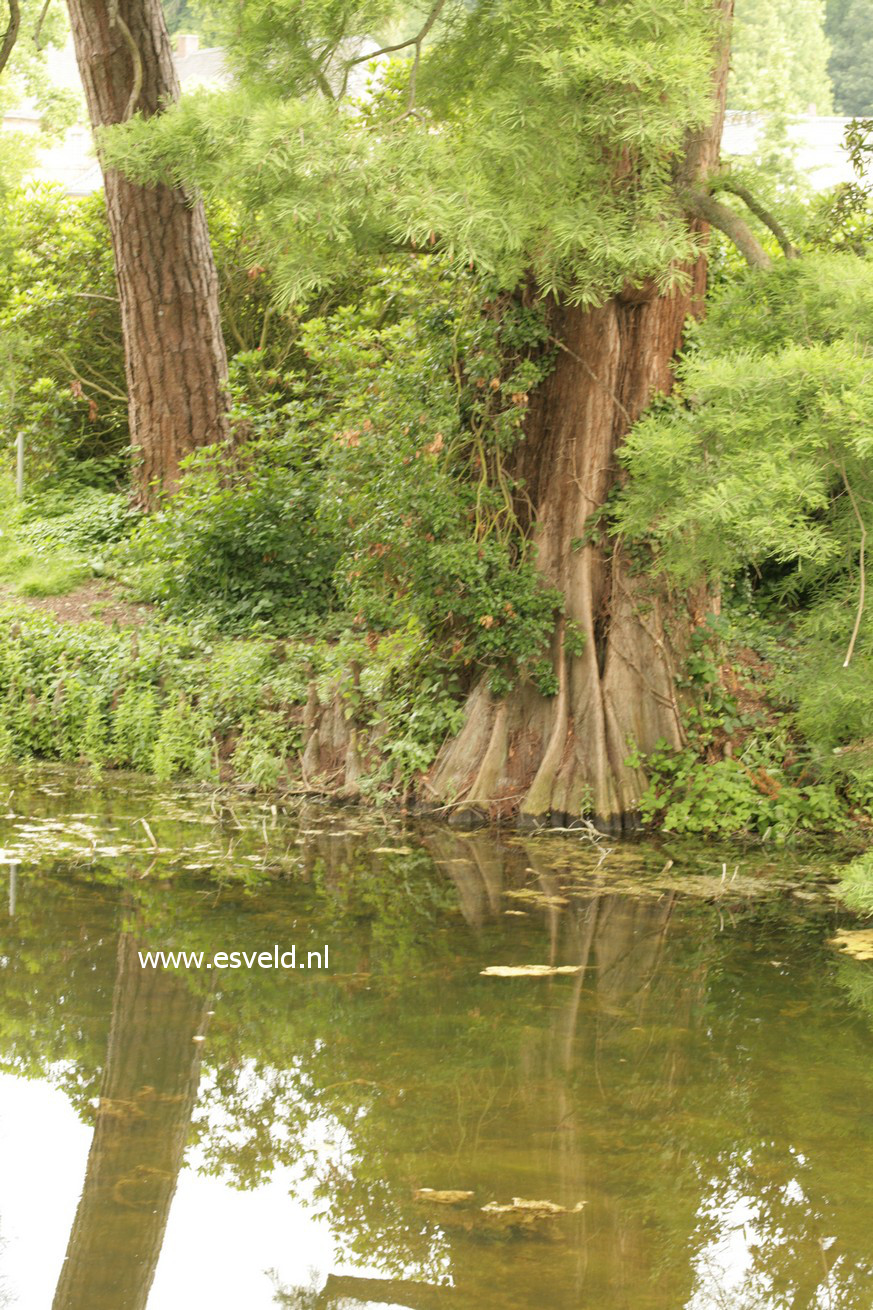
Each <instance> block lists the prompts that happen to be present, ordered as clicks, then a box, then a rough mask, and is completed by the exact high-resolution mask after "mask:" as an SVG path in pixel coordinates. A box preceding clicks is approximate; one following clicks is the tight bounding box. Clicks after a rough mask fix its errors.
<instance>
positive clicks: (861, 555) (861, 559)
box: [839, 464, 867, 669]
mask: <svg viewBox="0 0 873 1310" xmlns="http://www.w3.org/2000/svg"><path fill="white" fill-rule="evenodd" d="M839 468H840V475H841V477H842V479H843V486H844V487H845V488H846V491H847V492H848V494H849V500H850V501H851V502H852V509H853V510H854V512H855V518H856V519H857V520H858V527H859V528H860V529H861V544H860V546H859V547H858V569H859V571H860V574H861V590H860V593H859V595H858V611H857V613H856V615H855V626H854V628H853V629H852V636H851V639H850V641H849V649H848V650H847V651H846V658H845V659H844V660H843V668H844V669H847V668H848V667H849V665H850V663H851V662H852V656H853V655H854V653H855V642H856V641H857V640H858V633H859V632H860V630H861V620H862V618H863V617H864V605H865V602H866V597H867V566H866V560H865V555H866V551H867V527H866V524H865V523H864V520H863V518H862V517H861V511H860V510H859V509H858V502H857V500H856V499H855V493H854V492H853V491H852V488H851V486H850V485H849V479H848V478H847V477H846V470H845V468H844V467H843V465H842V464H841V465H840V466H839Z"/></svg>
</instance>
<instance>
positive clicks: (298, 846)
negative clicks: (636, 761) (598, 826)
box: [0, 772, 873, 1310]
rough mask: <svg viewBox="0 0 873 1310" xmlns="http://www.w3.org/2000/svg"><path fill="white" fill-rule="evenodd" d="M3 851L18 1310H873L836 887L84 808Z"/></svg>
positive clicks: (860, 1020)
mask: <svg viewBox="0 0 873 1310" xmlns="http://www.w3.org/2000/svg"><path fill="white" fill-rule="evenodd" d="M0 846H2V852H0V861H2V863H0V1306H14V1307H21V1310H51V1308H52V1307H57V1308H59V1310H86V1308H87V1310H144V1308H145V1307H147V1308H148V1310H191V1308H193V1307H197V1308H198V1310H199V1308H200V1307H204V1308H205V1307H211V1308H212V1310H241V1308H244V1310H267V1307H286V1308H290V1307H296V1308H297V1310H303V1308H304V1307H309V1308H312V1310H314V1308H315V1307H322V1308H323V1310H356V1308H358V1307H362V1306H374V1305H376V1306H382V1307H396V1306H408V1307H413V1308H415V1307H427V1308H430V1307H436V1308H437V1310H440V1308H441V1307H444V1306H445V1307H451V1306H454V1307H464V1308H466V1307H470V1308H471V1310H504V1308H505V1310H534V1308H537V1310H538V1308H539V1307H552V1308H554V1310H565V1308H566V1310H569V1308H570V1307H573V1308H574V1310H575V1308H577V1307H584V1308H588V1307H590V1310H631V1307H633V1310H681V1308H682V1307H685V1308H686V1310H721V1308H722V1307H730V1310H751V1308H752V1307H755V1308H756V1310H757V1308H761V1310H764V1308H765V1307H766V1308H768V1310H769V1308H771V1307H772V1308H777V1307H778V1308H779V1310H783V1308H784V1310H813V1308H818V1307H821V1308H822V1310H825V1308H826V1307H827V1308H829V1310H850V1308H851V1310H855V1308H857V1310H870V1308H871V1307H873V1216H871V1200H873V1181H871V1180H873V964H871V963H864V962H861V961H858V960H852V959H848V958H845V957H843V956H841V955H840V954H839V953H838V952H837V951H835V950H834V948H833V947H832V946H830V945H829V944H828V938H829V937H830V936H831V934H832V932H833V929H834V926H835V925H836V924H838V923H839V922H840V921H841V918H840V915H839V913H838V912H837V911H836V910H835V908H834V906H833V903H832V901H831V900H830V899H829V896H828V892H827V887H826V883H827V881H828V878H829V876H830V874H829V869H828V863H827V861H821V860H818V859H815V858H812V857H810V856H805V857H803V858H802V859H800V858H798V857H793V858H792V857H790V856H788V857H783V858H781V859H780V860H778V861H771V862H768V861H767V860H766V859H765V858H764V857H762V856H761V855H760V854H758V855H754V854H750V853H748V852H745V853H744V852H724V851H714V850H711V849H701V848H698V849H694V848H689V847H684V846H683V847H678V846H671V845H669V844H668V846H667V847H665V846H663V845H657V846H634V847H619V848H614V849H613V848H610V846H609V845H608V844H606V845H604V844H600V845H595V844H592V843H591V842H589V841H586V840H585V839H583V838H581V837H579V836H577V835H573V836H570V835H560V834H549V835H544V836H541V837H538V838H531V839H522V838H519V837H514V836H507V837H506V838H504V839H496V838H494V837H492V836H487V835H482V834H479V835H474V836H456V835H453V834H451V833H449V832H447V831H445V830H441V829H438V828H410V827H409V826H406V827H404V826H402V825H400V824H399V823H396V822H392V821H388V820H379V819H372V818H365V817H363V816H359V815H355V814H350V813H348V812H343V811H335V810H318V809H312V808H310V809H306V810H298V811H296V812H294V811H287V812H285V811H282V812H280V811H274V810H273V809H272V808H271V806H270V805H269V804H268V805H264V804H262V803H260V802H257V801H254V800H251V801H240V800H235V801H232V802H230V803H226V802H218V801H216V800H214V799H212V798H210V797H208V796H204V795H201V794H198V793H196V792H179V793H170V792H167V791H163V792H161V791H160V790H158V789H152V788H150V787H147V786H144V785H143V784H141V783H137V782H136V781H134V780H123V779H122V780H116V781H115V782H113V783H112V784H108V783H101V784H98V783H93V782H87V781H81V780H80V782H79V784H78V785H77V786H73V785H72V782H71V779H70V776H69V775H66V774H64V773H62V772H44V773H38V774H33V775H30V776H23V775H16V776H9V777H8V778H6V777H4V779H3V780H2V785H0ZM671 860H672V865H671V864H670V861H671ZM668 866H669V867H668ZM292 948H293V952H294V961H293V962H294V964H295V967H294V968H293V969H292V968H290V967H286V968H283V967H281V964H280V967H279V968H276V967H275V960H276V959H277V957H278V958H279V959H280V960H281V956H282V955H284V956H285V958H286V963H290V962H291V951H292ZM325 948H327V952H326V954H327V958H326V959H324V955H325ZM151 950H163V951H179V950H183V951H188V952H194V953H197V952H203V960H202V963H201V967H199V968H198V967H195V963H194V962H193V961H190V960H189V967H187V968H179V969H176V970H173V969H163V968H151V967H148V966H147V965H145V966H144V965H143V963H142V958H141V953H142V952H146V951H151ZM219 952H224V953H225V954H226V956H227V959H225V958H224V957H223V956H219V961H218V962H215V960H214V957H215V955H216V954H217V953H219ZM233 952H238V953H239V955H240V960H241V963H240V967H238V968H234V967H232V963H233V961H232V953H233ZM252 953H258V954H260V953H263V954H264V957H265V959H266V960H267V961H270V962H271V963H269V967H267V966H265V965H263V964H260V965H259V964H258V963H257V962H253V967H250V968H248V967H245V959H244V957H245V955H248V956H249V958H250V959H251V956H252ZM207 964H211V965H212V967H211V968H207ZM301 964H306V965H307V966H309V967H304V968H301V967H299V966H300V965H301ZM531 965H539V966H547V967H549V968H561V969H563V970H566V972H562V973H552V974H547V973H544V974H542V976H529V975H528V976H525V975H524V974H523V973H522V974H521V976H513V971H515V970H519V969H523V968H526V967H527V966H531ZM496 968H502V969H503V970H504V971H505V974H506V975H507V976H503V975H501V974H500V973H494V972H490V973H483V970H492V971H493V970H494V969H496ZM423 1189H433V1192H436V1193H437V1195H436V1196H434V1194H433V1192H428V1191H426V1190H423ZM441 1193H442V1194H446V1193H449V1195H442V1196H441V1195H440V1194H441ZM452 1194H454V1195H452ZM516 1199H517V1201H516ZM533 1201H536V1202H548V1203H549V1204H548V1205H541V1206H539V1207H538V1208H537V1207H533V1208H532V1207H530V1206H529V1205H524V1204H518V1202H522V1203H523V1202H533Z"/></svg>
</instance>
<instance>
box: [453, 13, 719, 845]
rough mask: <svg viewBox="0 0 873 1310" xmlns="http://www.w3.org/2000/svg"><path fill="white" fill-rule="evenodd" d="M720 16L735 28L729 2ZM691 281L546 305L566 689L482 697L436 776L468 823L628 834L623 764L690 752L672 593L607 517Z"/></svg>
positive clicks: (697, 143) (696, 297)
mask: <svg viewBox="0 0 873 1310" xmlns="http://www.w3.org/2000/svg"><path fill="white" fill-rule="evenodd" d="M718 8H719V9H720V10H721V11H723V12H724V13H725V17H729V12H730V4H729V2H728V0H725V2H724V3H721V4H719V6H718ZM720 47H721V48H720V54H719V58H718V60H717V68H716V69H715V70H714V77H713V83H714V112H713V119H712V123H711V125H710V127H709V128H708V129H707V131H706V132H704V133H701V134H700V135H699V136H697V137H695V139H694V140H692V141H690V142H689V145H688V150H687V154H686V158H685V159H684V160H683V161H679V167H677V177H678V182H677V185H678V186H679V188H680V189H684V188H686V187H688V186H690V185H693V184H694V183H695V182H698V181H699V179H701V178H705V177H706V175H707V174H708V173H709V172H710V171H711V170H712V168H713V167H714V166H715V164H716V163H717V160H718V147H719V141H720V138H721V128H722V120H723V114H724V93H725V84H726V78H727V66H728V60H727V43H726V41H723V40H722V41H721V42H720ZM697 226H698V227H699V226H700V225H699V224H698V225H697ZM685 271H686V273H687V280H686V283H685V285H684V287H683V288H681V289H677V290H674V291H671V292H670V293H669V294H661V295H659V294H657V292H656V291H655V290H654V289H650V290H649V291H648V292H647V291H645V290H643V291H639V290H628V291H627V292H626V293H625V294H623V295H621V296H617V297H615V298H613V299H612V300H609V301H608V302H607V303H606V304H604V305H602V306H601V307H599V308H597V309H587V310H586V309H580V308H577V307H574V306H572V305H560V304H554V303H553V304H550V306H549V314H550V331H551V337H552V341H553V343H554V344H555V347H556V350H557V362H556V366H555V368H554V370H553V372H552V373H551V375H550V376H549V377H548V378H547V379H546V380H545V382H544V383H543V384H542V385H541V387H540V388H539V390H538V391H537V392H536V393H535V394H534V396H533V397H532V402H531V408H530V414H529V421H528V424H527V429H526V434H525V436H526V439H525V442H524V443H523V446H522V454H521V460H520V468H519V473H520V476H521V477H522V479H523V481H524V482H525V484H526V489H527V492H528V494H529V496H530V500H531V502H532V504H533V505H534V507H535V528H534V536H535V542H536V546H537V561H538V566H539V568H540V570H541V571H542V573H543V575H544V577H545V579H546V580H547V581H548V582H549V583H550V584H551V585H552V586H556V587H558V588H559V589H560V591H561V592H562V594H563V596H564V598H565V615H564V619H563V620H562V622H561V625H560V627H559V630H558V633H557V635H556V639H555V647H554V651H553V658H554V662H555V671H556V674H557V679H558V685H559V690H558V693H557V695H556V696H554V697H551V698H545V697H543V696H541V695H540V694H539V693H538V692H537V691H536V690H535V688H534V687H532V686H531V685H530V684H526V685H523V686H521V687H520V688H519V689H518V690H517V691H516V692H514V693H513V694H512V695H510V696H509V697H508V698H506V699H505V700H501V701H499V702H498V701H495V700H494V699H493V698H492V697H491V695H490V694H489V692H488V689H487V686H486V685H485V684H484V683H481V684H480V685H479V686H477V687H476V688H475V690H474V691H473V693H472V695H471V697H470V701H469V704H468V714H467V720H466V724H465V726H464V728H463V730H462V731H461V733H460V734H459V736H458V737H457V738H455V740H454V741H452V742H450V743H449V744H448V746H447V747H446V748H445V749H444V750H443V752H442V754H441V756H440V757H439V759H438V760H437V763H436V765H435V767H434V770H433V772H432V774H431V776H430V778H429V779H428V791H429V793H430V796H431V798H434V797H436V798H438V799H439V801H441V802H442V803H444V804H448V805H449V806H450V807H454V808H453V814H454V819H455V821H456V822H458V823H465V824H469V823H471V822H476V821H479V820H481V819H482V818H483V817H484V816H485V815H486V814H487V813H488V812H489V811H491V812H494V811H495V809H496V811H497V812H498V813H500V812H502V813H505V812H506V811H507V810H511V809H514V810H516V811H517V813H518V815H519V817H520V819H521V821H522V822H526V823H530V824H539V823H549V822H551V823H553V824H554V823H557V824H564V823H566V822H568V821H572V820H574V819H578V818H579V817H580V816H583V815H589V816H592V817H593V818H594V821H595V822H596V823H597V824H598V826H600V827H602V828H603V829H605V830H608V831H619V830H621V829H622V828H629V827H633V826H635V824H636V821H637V811H638V808H639V800H640V797H641V795H642V792H643V790H644V789H645V785H646V780H645V777H644V775H643V773H642V771H641V770H640V769H639V768H636V767H632V766H631V765H629V764H628V763H627V760H628V758H629V757H630V756H631V754H632V751H633V750H634V749H639V750H641V751H642V752H648V751H651V750H652V749H653V747H654V746H655V744H656V742H658V741H660V740H663V741H666V742H667V743H668V744H669V745H671V746H679V745H681V743H682V740H683V737H682V725H681V721H680V714H679V707H678V704H677V699H676V693H675V685H676V676H675V667H674V665H675V653H674V650H673V649H672V648H671V633H670V630H669V629H670V626H671V625H670V623H669V622H668V619H669V615H668V613H667V612H666V611H667V610H668V608H669V607H668V606H666V605H665V599H666V598H665V597H664V596H663V595H662V594H659V592H658V591H657V589H656V588H654V587H652V586H650V585H646V582H645V580H644V578H643V577H641V576H640V575H639V574H637V573H635V572H634V570H633V569H632V568H631V565H630V562H629V560H628V559H627V556H626V555H625V553H624V552H623V551H622V549H621V547H620V545H619V544H618V543H616V542H615V541H614V540H613V541H612V542H611V543H610V542H608V541H607V539H606V536H605V533H604V531H603V529H602V526H600V525H599V524H598V517H599V515H600V513H601V511H602V510H603V507H604V505H605V503H606V499H607V496H608V495H609V493H610V491H611V490H612V489H613V488H614V486H615V485H616V482H617V480H618V477H619V469H618V465H617V461H616V450H617V448H618V446H619V445H620V444H621V441H622V439H623V437H624V436H625V435H626V433H627V432H628V430H629V429H630V427H631V426H632V424H633V423H634V422H636V420H637V419H638V418H639V417H640V415H641V414H642V412H643V410H644V409H645V408H646V406H647V405H648V404H649V402H650V401H651V399H652V397H653V396H654V395H655V394H657V393H659V392H661V393H667V392H669V390H670V388H671V386H672V381H673V361H674V359H675V355H676V352H677V350H678V348H679V346H680V345H681V342H682V333H683V328H684V324H685V322H686V320H687V319H688V317H689V316H690V315H693V314H697V313H699V312H700V310H701V305H702V297H703V292H704V289H705V283H706V261H705V257H704V256H703V255H701V256H700V258H699V259H698V261H697V263H696V264H695V265H694V266H692V267H689V268H688V269H687V270H685ZM677 617H678V616H677ZM570 623H572V624H573V628H572V629H570V631H571V632H572V635H573V640H570V641H568V640H567V639H566V634H567V631H568V626H569V624H570ZM674 626H675V627H679V626H680V625H679V624H678V623H677V624H675V625H674ZM686 626H687V624H686ZM579 632H581V634H582V636H583V637H584V645H583V647H582V650H581V652H579V650H578V645H579V640H578V633H579Z"/></svg>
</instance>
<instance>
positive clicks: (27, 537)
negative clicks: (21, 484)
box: [0, 477, 117, 597]
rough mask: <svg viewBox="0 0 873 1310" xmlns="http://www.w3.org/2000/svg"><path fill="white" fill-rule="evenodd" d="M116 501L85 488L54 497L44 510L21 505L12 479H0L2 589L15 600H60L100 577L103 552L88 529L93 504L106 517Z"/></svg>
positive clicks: (108, 494) (104, 494)
mask: <svg viewBox="0 0 873 1310" xmlns="http://www.w3.org/2000/svg"><path fill="white" fill-rule="evenodd" d="M116 499H117V498H116V497H113V496H112V495H111V494H110V493H103V492H94V491H93V489H90V488H89V489H85V490H81V491H79V492H78V494H77V493H76V492H75V491H72V492H71V494H70V495H69V497H64V496H63V495H59V494H56V495H55V496H54V497H53V500H54V504H52V505H49V506H47V507H46V508H47V510H48V512H42V510H41V508H40V506H39V504H38V503H37V504H35V503H33V502H31V503H27V502H24V503H22V502H20V501H19V500H18V499H17V497H16V495H15V492H14V488H13V485H12V481H11V479H10V478H8V477H6V478H2V477H0V587H2V588H3V589H4V590H8V591H9V592H11V593H12V594H13V595H17V596H28V597H45V596H64V595H66V594H67V593H68V592H70V591H73V590H74V589H75V588H76V587H78V586H81V584H82V583H83V582H87V581H88V579H89V578H92V577H94V576H95V574H99V573H101V572H102V561H101V559H100V558H99V557H100V555H101V554H102V553H103V552H102V549H101V547H100V546H99V545H96V546H95V543H94V542H92V541H90V540H88V536H89V534H88V530H87V529H88V525H89V523H90V522H91V521H93V519H94V516H95V506H97V509H98V512H103V513H104V514H105V508H106V504H107V503H108V502H113V501H114V500H116ZM61 506H63V512H62V513H60V514H59V513H58V512H57V509H58V508H60V507H61ZM52 510H54V512H52Z"/></svg>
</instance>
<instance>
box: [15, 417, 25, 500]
mask: <svg viewBox="0 0 873 1310" xmlns="http://www.w3.org/2000/svg"><path fill="white" fill-rule="evenodd" d="M15 494H16V495H17V496H18V499H19V500H21V498H22V496H23V495H24V433H23V432H19V434H18V436H17V437H16V438H15Z"/></svg>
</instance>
